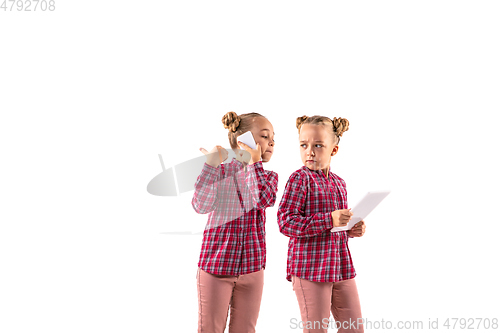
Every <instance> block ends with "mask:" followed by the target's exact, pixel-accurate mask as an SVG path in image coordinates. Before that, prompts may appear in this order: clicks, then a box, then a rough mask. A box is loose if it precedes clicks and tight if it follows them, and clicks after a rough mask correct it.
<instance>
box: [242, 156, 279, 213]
mask: <svg viewBox="0 0 500 333" xmlns="http://www.w3.org/2000/svg"><path fill="white" fill-rule="evenodd" d="M245 182H246V184H247V187H248V189H249V191H250V196H251V198H252V205H253V207H255V208H258V209H264V208H266V207H272V206H274V204H275V202H276V192H277V191H278V174H277V173H276V172H272V171H268V172H266V171H265V170H264V167H263V166H262V161H258V162H255V163H253V164H250V165H248V166H247V173H246V175H245Z"/></svg>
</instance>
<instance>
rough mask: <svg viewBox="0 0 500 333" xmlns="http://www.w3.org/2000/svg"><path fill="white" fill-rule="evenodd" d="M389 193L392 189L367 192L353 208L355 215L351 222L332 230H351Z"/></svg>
mask: <svg viewBox="0 0 500 333" xmlns="http://www.w3.org/2000/svg"><path fill="white" fill-rule="evenodd" d="M389 193H391V191H372V192H368V193H366V195H365V196H364V197H363V199H361V201H360V202H358V204H357V205H356V206H355V207H354V208H353V209H351V212H352V213H353V215H352V219H351V220H350V221H349V223H347V225H346V226H345V227H336V228H332V229H331V232H338V231H344V230H350V229H351V228H352V227H354V225H355V224H356V223H358V222H359V221H361V220H364V219H365V218H366V217H367V216H368V214H370V213H371V212H372V210H374V209H375V207H377V206H378V204H379V203H381V202H382V200H384V198H385V197H386V196H387V195H388V194H389Z"/></svg>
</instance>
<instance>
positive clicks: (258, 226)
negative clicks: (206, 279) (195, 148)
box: [191, 158, 278, 275]
mask: <svg viewBox="0 0 500 333" xmlns="http://www.w3.org/2000/svg"><path fill="white" fill-rule="evenodd" d="M243 167H244V165H243V163H242V162H240V161H238V160H237V159H236V158H233V160H232V161H231V162H230V163H227V164H221V165H220V166H219V167H217V168H214V167H212V166H210V165H208V164H207V163H205V164H204V165H203V169H202V170H201V174H200V175H199V176H198V178H197V180H196V183H195V190H194V195H193V200H192V201H191V203H192V205H193V208H194V210H195V211H196V212H197V213H200V214H206V213H209V215H208V222H207V225H206V227H205V231H204V232H203V243H202V245H201V253H200V260H199V262H198V267H200V268H201V269H203V270H204V271H206V272H208V273H212V274H219V275H241V274H249V273H252V272H256V271H259V270H260V269H261V268H265V266H266V237H265V236H266V231H265V227H264V224H265V222H266V212H265V208H266V207H272V206H274V203H275V202H276V191H277V189H278V174H277V173H276V172H273V171H267V170H264V168H263V166H262V161H259V162H256V163H254V164H252V165H247V171H246V172H245V171H244V168H243Z"/></svg>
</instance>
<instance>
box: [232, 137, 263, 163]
mask: <svg viewBox="0 0 500 333" xmlns="http://www.w3.org/2000/svg"><path fill="white" fill-rule="evenodd" d="M238 145H239V146H240V147H241V148H243V149H244V150H246V151H247V152H249V153H250V162H249V163H248V164H254V163H256V162H258V161H260V160H261V157H262V148H261V146H260V144H259V143H258V142H257V143H256V147H255V149H252V148H250V147H249V146H248V145H246V144H244V143H243V142H241V141H238ZM240 156H242V157H243V155H241V154H240ZM247 158H248V157H246V158H245V157H243V159H244V160H245V161H246V160H247Z"/></svg>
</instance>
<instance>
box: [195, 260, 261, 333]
mask: <svg viewBox="0 0 500 333" xmlns="http://www.w3.org/2000/svg"><path fill="white" fill-rule="evenodd" d="M196 280H197V286H198V288H197V289H198V333H202V332H203V333H223V332H224V329H225V328H226V321H227V315H228V310H229V309H230V311H229V313H230V320H229V333H253V332H255V326H256V325H257V318H258V316H259V310H260V301H261V299H262V290H263V288H264V269H261V270H260V271H258V272H254V273H250V274H244V275H238V276H233V275H214V274H210V273H207V272H205V271H204V270H202V269H200V268H198V273H197V276H196Z"/></svg>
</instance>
